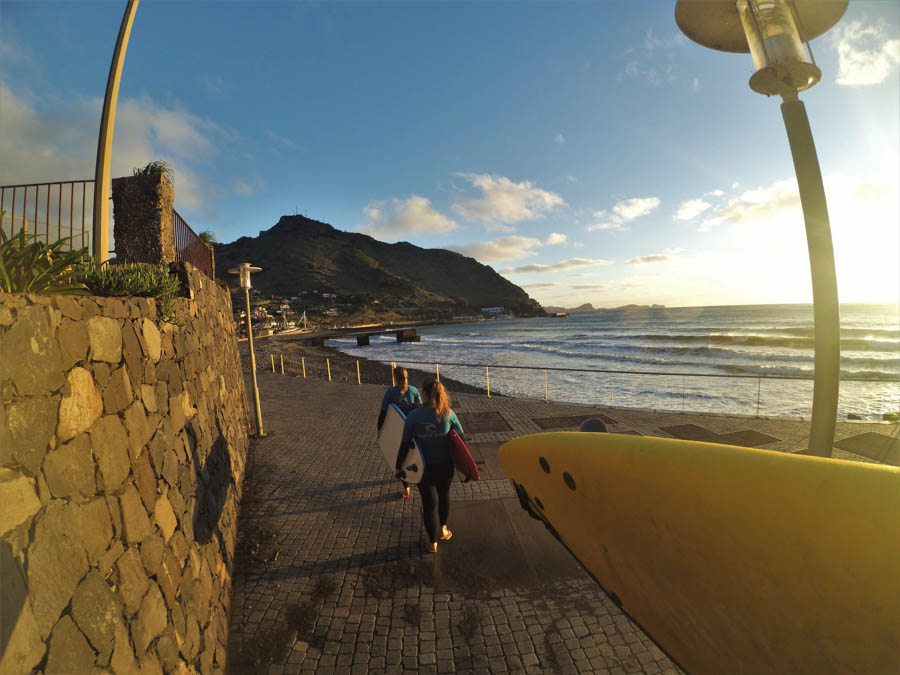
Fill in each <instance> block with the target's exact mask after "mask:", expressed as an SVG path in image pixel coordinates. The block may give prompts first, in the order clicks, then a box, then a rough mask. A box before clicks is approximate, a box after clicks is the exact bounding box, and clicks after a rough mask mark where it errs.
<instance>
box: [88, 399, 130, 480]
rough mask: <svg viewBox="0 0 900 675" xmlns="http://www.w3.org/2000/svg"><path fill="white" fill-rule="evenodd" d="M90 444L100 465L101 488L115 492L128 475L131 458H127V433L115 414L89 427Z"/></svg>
mask: <svg viewBox="0 0 900 675" xmlns="http://www.w3.org/2000/svg"><path fill="white" fill-rule="evenodd" d="M90 434H91V446H92V448H93V450H94V457H95V458H96V459H97V465H98V466H99V467H100V474H101V476H102V478H103V489H104V490H105V491H106V492H109V493H111V492H115V491H116V490H118V489H119V486H120V485H121V484H122V481H124V480H125V479H126V478H127V477H128V472H129V471H130V470H131V460H130V459H129V458H128V434H127V433H126V432H125V427H124V426H123V424H122V422H121V420H120V419H119V418H118V416H116V415H107V416H106V417H103V418H102V419H100V420H98V421H97V422H96V423H95V424H94V426H93V427H91V431H90Z"/></svg>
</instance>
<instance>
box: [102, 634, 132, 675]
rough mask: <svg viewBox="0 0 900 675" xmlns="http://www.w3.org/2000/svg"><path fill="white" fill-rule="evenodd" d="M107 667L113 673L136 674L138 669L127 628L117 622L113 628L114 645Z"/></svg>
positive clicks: (116, 674)
mask: <svg viewBox="0 0 900 675" xmlns="http://www.w3.org/2000/svg"><path fill="white" fill-rule="evenodd" d="M109 667H110V668H111V669H112V671H113V673H115V675H136V674H137V673H138V672H139V671H138V668H137V663H136V662H135V660H134V651H133V650H132V648H131V641H130V640H129V639H128V629H127V628H125V626H124V625H122V624H119V625H118V626H116V630H115V647H114V648H113V653H112V658H111V659H110V661H109Z"/></svg>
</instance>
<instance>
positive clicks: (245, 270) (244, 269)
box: [228, 262, 262, 288]
mask: <svg viewBox="0 0 900 675" xmlns="http://www.w3.org/2000/svg"><path fill="white" fill-rule="evenodd" d="M253 272H262V268H261V267H254V266H253V265H251V264H250V263H246V262H245V263H241V266H240V267H232V268H231V269H230V270H228V273H229V274H239V275H240V277H241V288H251V286H250V274H251V273H253Z"/></svg>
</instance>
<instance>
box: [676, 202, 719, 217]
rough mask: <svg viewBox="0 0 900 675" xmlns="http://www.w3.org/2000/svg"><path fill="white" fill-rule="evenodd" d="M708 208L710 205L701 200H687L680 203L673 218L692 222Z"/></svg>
mask: <svg viewBox="0 0 900 675" xmlns="http://www.w3.org/2000/svg"><path fill="white" fill-rule="evenodd" d="M709 208H712V204H710V203H709V202H707V201H705V200H703V199H689V200H687V201H684V202H681V206H679V207H678V211H676V212H675V216H674V218H675V220H693V219H694V218H696V217H697V216H699V215H700V214H701V213H703V212H704V211H706V210H707V209H709Z"/></svg>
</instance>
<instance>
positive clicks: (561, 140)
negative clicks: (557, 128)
mask: <svg viewBox="0 0 900 675" xmlns="http://www.w3.org/2000/svg"><path fill="white" fill-rule="evenodd" d="M553 140H554V141H556V143H557V145H565V143H566V137H565V136H563V135H562V134H556V136H555V137H554V138H553Z"/></svg>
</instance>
